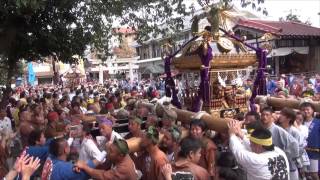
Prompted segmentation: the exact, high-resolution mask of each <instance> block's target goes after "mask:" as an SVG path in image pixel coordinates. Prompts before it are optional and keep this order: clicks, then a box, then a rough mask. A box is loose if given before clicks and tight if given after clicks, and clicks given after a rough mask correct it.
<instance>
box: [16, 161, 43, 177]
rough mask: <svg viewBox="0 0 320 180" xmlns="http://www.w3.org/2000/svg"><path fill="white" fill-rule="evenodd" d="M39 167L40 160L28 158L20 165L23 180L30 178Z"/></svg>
mask: <svg viewBox="0 0 320 180" xmlns="http://www.w3.org/2000/svg"><path fill="white" fill-rule="evenodd" d="M39 167H40V159H39V158H34V157H29V158H28V159H26V160H24V161H23V163H22V165H21V174H22V178H23V180H25V179H29V178H30V176H31V175H32V174H33V173H34V172H35V171H36V170H37V169H38V168H39Z"/></svg>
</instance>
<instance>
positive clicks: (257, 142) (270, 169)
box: [228, 121, 290, 180]
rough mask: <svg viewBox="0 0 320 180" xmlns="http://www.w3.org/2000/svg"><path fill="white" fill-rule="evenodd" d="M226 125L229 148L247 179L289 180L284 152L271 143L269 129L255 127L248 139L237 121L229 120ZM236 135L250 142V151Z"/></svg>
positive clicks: (287, 164)
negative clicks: (245, 173)
mask: <svg viewBox="0 0 320 180" xmlns="http://www.w3.org/2000/svg"><path fill="white" fill-rule="evenodd" d="M228 127H229V136H230V139H229V140H230V142H229V146H230V150H231V152H232V153H233V154H234V156H235V158H236V160H237V162H238V163H239V164H240V165H241V167H242V168H243V169H244V170H245V171H246V172H247V180H270V179H277V180H290V174H289V163H288V159H287V157H286V154H285V153H284V152H283V151H282V150H281V149H279V148H278V147H276V146H274V145H273V143H272V136H271V132H270V131H269V130H267V129H264V128H257V129H255V130H254V131H253V132H252V133H251V135H250V137H249V140H248V139H247V138H246V137H245V136H243V134H242V132H241V128H240V127H241V125H240V123H239V122H237V121H230V122H229V123H228ZM238 136H239V137H242V138H243V142H245V143H249V142H250V147H251V150H252V151H249V150H247V148H246V147H245V146H244V144H243V142H242V140H241V139H240V138H239V137H238ZM248 141H249V142H248Z"/></svg>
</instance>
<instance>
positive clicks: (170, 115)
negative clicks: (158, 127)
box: [161, 105, 177, 130]
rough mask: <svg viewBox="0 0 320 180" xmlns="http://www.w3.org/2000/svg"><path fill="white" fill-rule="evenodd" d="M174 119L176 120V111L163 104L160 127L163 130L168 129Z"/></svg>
mask: <svg viewBox="0 0 320 180" xmlns="http://www.w3.org/2000/svg"><path fill="white" fill-rule="evenodd" d="M168 106H169V105H168ZM176 120H177V113H176V112H175V111H173V110H172V109H170V108H169V107H166V106H165V108H164V113H163V117H162V120H161V122H162V129H164V130H168V129H170V128H171V127H172V125H173V124H174V122H175V121H176Z"/></svg>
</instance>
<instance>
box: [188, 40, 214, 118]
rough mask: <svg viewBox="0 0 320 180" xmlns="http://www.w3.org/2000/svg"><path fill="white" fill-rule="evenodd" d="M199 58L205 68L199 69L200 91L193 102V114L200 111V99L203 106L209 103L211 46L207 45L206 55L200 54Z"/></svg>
mask: <svg viewBox="0 0 320 180" xmlns="http://www.w3.org/2000/svg"><path fill="white" fill-rule="evenodd" d="M201 52H202V51H201ZM199 56H200V57H201V63H202V65H203V66H204V67H205V68H204V69H201V71H200V78H201V82H200V89H199V91H198V96H197V97H196V99H195V101H194V105H193V107H192V111H193V112H199V111H200V110H201V109H200V107H201V99H202V100H203V103H204V104H207V103H209V102H210V92H209V89H210V86H209V84H210V83H209V80H210V77H209V65H210V61H211V59H212V58H213V54H212V48H211V46H210V45H209V44H208V51H207V54H206V55H204V54H200V55H199Z"/></svg>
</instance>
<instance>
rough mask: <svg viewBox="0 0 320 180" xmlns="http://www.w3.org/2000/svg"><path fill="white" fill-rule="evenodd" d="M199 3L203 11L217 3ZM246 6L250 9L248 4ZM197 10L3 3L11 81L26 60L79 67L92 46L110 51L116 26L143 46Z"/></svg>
mask: <svg viewBox="0 0 320 180" xmlns="http://www.w3.org/2000/svg"><path fill="white" fill-rule="evenodd" d="M197 1H198V4H200V5H202V6H207V5H210V3H212V1H210V0H197ZM223 1H225V2H231V0H223ZM250 2H251V1H250ZM257 2H258V4H259V3H261V2H263V0H257ZM241 3H242V4H243V5H244V6H246V1H245V0H241ZM251 4H252V2H251ZM193 10H194V8H192V7H187V6H186V4H185V3H184V0H1V1H0V55H2V56H3V57H4V58H3V60H2V63H3V64H5V65H6V67H7V68H8V69H9V71H7V72H8V73H7V79H10V78H11V77H12V76H14V75H15V71H13V70H14V69H16V67H17V62H18V61H19V60H21V59H25V60H28V61H30V60H38V59H41V58H43V57H46V56H49V55H54V56H57V58H58V59H59V60H61V61H63V62H74V61H76V60H75V59H73V58H72V56H73V55H75V54H78V55H80V56H81V55H83V52H84V50H85V49H86V47H87V45H93V46H94V47H95V48H98V49H99V50H100V51H104V52H108V48H109V45H108V43H106V39H108V38H110V36H111V34H112V33H111V32H112V29H113V25H114V24H115V22H117V23H118V25H127V26H129V27H130V28H133V29H135V30H138V39H139V40H142V41H144V40H147V39H148V38H150V37H156V36H157V35H158V34H159V33H163V34H164V33H166V32H172V31H178V30H181V29H183V26H184V24H183V18H184V16H185V15H188V14H190V13H192V11H193ZM161 24H166V26H161ZM169 29H171V30H172V31H168V30H169Z"/></svg>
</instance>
